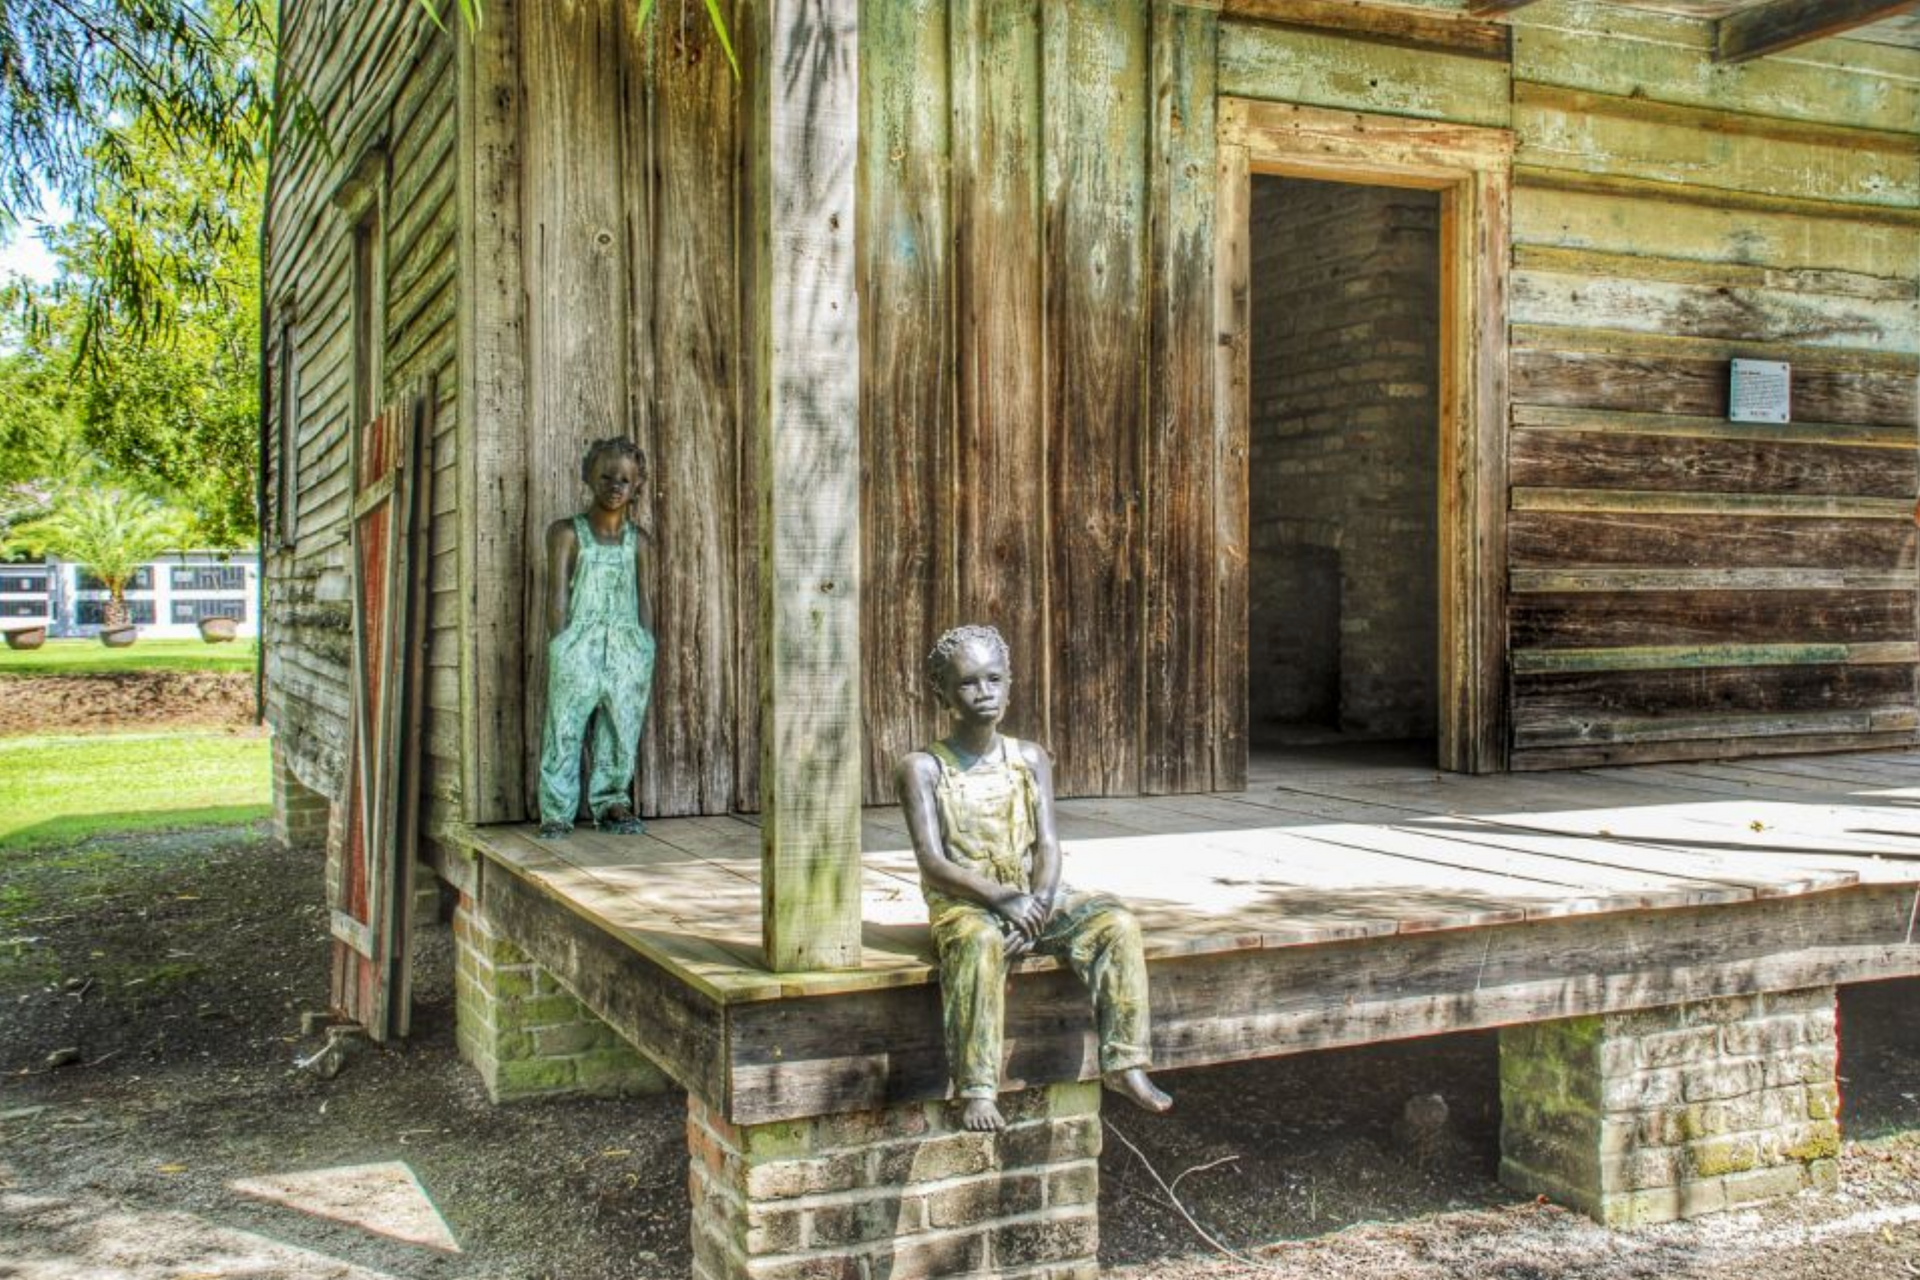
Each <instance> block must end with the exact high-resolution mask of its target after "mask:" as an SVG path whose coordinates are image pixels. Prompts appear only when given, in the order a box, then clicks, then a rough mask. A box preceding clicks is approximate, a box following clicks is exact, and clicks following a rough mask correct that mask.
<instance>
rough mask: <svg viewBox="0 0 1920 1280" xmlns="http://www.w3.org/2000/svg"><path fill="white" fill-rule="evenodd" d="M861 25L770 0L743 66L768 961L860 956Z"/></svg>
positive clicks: (841, 0)
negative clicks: (857, 221)
mask: <svg viewBox="0 0 1920 1280" xmlns="http://www.w3.org/2000/svg"><path fill="white" fill-rule="evenodd" d="M858 33H859V5H858V3H857V0H765V3H762V4H758V5H756V6H755V7H754V31H753V34H752V37H751V38H752V40H753V45H752V50H751V53H750V61H752V62H754V63H757V65H753V66H750V67H749V68H748V70H747V72H746V77H745V78H746V80H747V83H748V84H749V86H751V87H750V89H749V94H750V96H751V102H750V103H749V105H748V107H747V117H746V121H745V126H746V128H747V130H748V136H749V142H748V151H747V186H748V189H749V190H748V196H747V207H748V209H749V217H750V219H751V221H750V223H749V225H748V226H747V229H746V238H747V240H748V241H749V243H748V245H747V246H746V256H747V259H748V262H749V264H750V265H749V268H748V271H749V274H748V277H747V280H746V284H745V288H746V290H747V310H748V315H747V317H746V319H747V327H748V329H749V330H750V332H751V333H752V334H753V357H752V359H753V362H754V364H755V365H756V366H757V371H756V372H755V374H754V375H753V377H752V383H751V385H752V387H753V399H752V402H751V403H750V404H749V405H748V407H747V410H746V415H747V429H748V431H749V432H750V433H751V435H750V437H749V438H750V439H751V440H752V442H753V447H754V449H755V452H756V453H757V454H758V456H759V458H760V459H761V472H760V474H761V475H762V476H763V477H764V478H765V481H764V483H763V485H762V486H761V522H760V531H759V532H760V564H761V584H762V590H761V592H760V604H761V633H760V653H761V662H760V681H761V694H760V697H761V704H760V725H761V728H760V736H761V753H762V754H761V758H762V761H763V764H762V768H761V774H760V809H761V813H762V814H763V815H764V822H763V826H762V843H761V934H762V939H763V942H764V945H765V951H766V957H767V965H768V967H769V968H771V969H773V970H776V971H793V970H803V969H845V968H858V967H859V964H860V950H861V948H860V779H861V746H860V733H861V722H860V383H859V379H860V334H859V327H858V326H859V317H858V311H857V300H856V294H855V284H856V277H855V262H856V257H855V251H854V208H855V191H854V187H855V183H854V175H855V172H856V168H857V164H856V161H857V146H858V137H859V84H860V82H859V60H858V56H857V53H858ZM887 640H888V642H891V643H898V642H899V638H898V637H889V638H887Z"/></svg>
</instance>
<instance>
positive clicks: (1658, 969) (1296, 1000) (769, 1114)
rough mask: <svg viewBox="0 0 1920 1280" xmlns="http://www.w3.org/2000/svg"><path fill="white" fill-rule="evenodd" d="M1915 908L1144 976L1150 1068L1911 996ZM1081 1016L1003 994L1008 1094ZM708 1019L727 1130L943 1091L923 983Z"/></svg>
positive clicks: (1171, 965)
mask: <svg viewBox="0 0 1920 1280" xmlns="http://www.w3.org/2000/svg"><path fill="white" fill-rule="evenodd" d="M1800 741H1802V742H1804V741H1807V740H1806V739H1801V740H1800ZM1615 749H1620V748H1615ZM1913 902H1914V893H1913V886H1911V885H1873V886H1861V887H1858V888H1848V889H1837V890H1834V891H1831V892H1827V893H1817V894H1807V895H1803V896H1798V897H1787V898H1773V899H1768V900H1766V901H1763V902H1755V903H1737V904H1730V905H1718V906H1701V907H1691V908H1684V909H1678V910H1664V911H1633V912H1621V913H1615V914H1605V915H1584V916H1569V917H1563V918H1557V919H1549V920H1543V921H1540V922H1537V923H1529V924H1524V925H1503V926H1496V927H1493V928H1473V929H1446V930H1440V931H1437V932H1431V933H1409V934H1400V935H1396V936H1393V937H1387V938H1374V939H1362V940H1357V941H1351V942H1336V943H1329V944H1322V945H1311V946H1293V947H1274V948H1267V949H1262V950H1257V951H1238V952H1232V953H1228V954H1224V955H1208V956H1192V957H1183V958H1178V959H1169V960H1161V961H1155V962H1154V963H1153V965H1152V967H1151V969H1150V971H1149V978H1150V981H1151V985H1152V1003H1153V1009H1154V1019H1153V1042H1154V1043H1153V1055H1154V1063H1155V1065H1156V1066H1159V1067H1166V1068H1179V1067H1197V1066H1206V1065H1211V1064H1214V1063H1220V1062H1234V1061H1241V1060H1244V1059H1248V1058H1259V1057H1268V1056H1271V1055H1273V1054H1276V1053H1302V1052H1307V1051H1311V1050H1316V1049H1330V1048H1337V1047H1341V1046H1346V1045H1355V1044H1367V1043H1372V1042H1376V1041H1382V1040H1396V1039H1404V1038H1408V1037H1413V1036H1424V1035H1434V1034H1438V1033H1442V1032H1452V1031H1466V1030H1474V1029H1480V1028H1486V1027H1497V1026H1504V1025H1506V1024H1509V1023H1516V1022H1534V1021H1539V1020H1542V1019H1547V1018H1566V1017H1574V1016H1581V1015H1586V1014H1594V1013H1607V1012H1617V1011H1624V1010H1628V1009H1647V1008H1657V1007H1659V1006H1662V1005H1671V1004H1679V1003H1683V1002H1686V1001H1693V1000H1706V999H1715V998H1719V997H1722V996H1733V995H1747V994H1751V993H1754V992H1759V991H1784V990H1791V989H1793V988H1795V987H1806V986H1819V985H1825V984H1827V983H1831V982H1863V981H1871V980H1876V979H1881V978H1893V977H1909V976H1913V975H1916V974H1920V944H1916V943H1915V942H1914V941H1913V940H1911V939H1910V938H1909V936H1908V933H1907V925H1908V922H1909V920H1910V918H1911V912H1912V909H1913ZM1086 1001H1087V997H1086V991H1085V989H1084V988H1083V987H1081V986H1080V984H1079V983H1078V982H1077V981H1075V979H1074V978H1073V976H1072V975H1071V974H1070V973H1065V972H1062V971H1059V970H1054V971H1050V972H1042V973H1021V974H1016V975H1015V976H1014V977H1013V979H1012V981H1011V982H1010V984H1009V988H1008V1001H1007V1041H1008V1044H1009V1045H1010V1046H1011V1048H1012V1053H1011V1059H1010V1061H1009V1063H1008V1066H1007V1078H1008V1080H1009V1081H1010V1082H1011V1081H1019V1082H1021V1083H1023V1084H1026V1085H1039V1084H1045V1083H1052V1082H1055V1081H1060V1080H1067V1079H1075V1078H1080V1079H1091V1078H1092V1077H1093V1076H1094V1074H1095V1073H1096V1072H1097V1070H1098V1060H1097V1055H1096V1052H1095V1046H1094V1036H1093V1028H1092V1026H1091V1022H1090V1019H1089V1018H1088V1017H1087V1013H1086ZM589 1004H590V1006H591V1002H589ZM596 1012H597V1010H596ZM603 1016H604V1015H603ZM725 1017H726V1041H725V1043H726V1052H727V1056H728V1060H729V1061H728V1066H727V1097H728V1103H729V1109H728V1113H727V1115H728V1119H730V1120H732V1121H733V1122H734V1123H736V1124H758V1123H762V1122H765V1121H770V1120H783V1119H791V1118H793V1117H796V1116H805V1115H818V1114H825V1113H831V1112H836V1111H849V1110H859V1109H863V1108H867V1107H874V1106H879V1105H882V1104H883V1103H886V1104H892V1103H899V1102H905V1101H909V1100H915V1099H934V1098H939V1097H941V1096H943V1095H944V1093H945V1091H946V1087H947V1080H946V1066H945V1058H944V1056H943V1053H942V1047H941V1031H940V994H939V988H938V987H937V986H936V985H934V984H931V983H929V984H926V985H920V986H911V987H893V988H886V989H880V990H869V991H861V992H852V993H847V994H844V995H834V996H820V997H813V998H803V999H793V1000H768V1001H757V1002H752V1003H744V1004H735V1005H730V1006H728V1008H727V1009H726V1012H725ZM616 1025H618V1024H616Z"/></svg>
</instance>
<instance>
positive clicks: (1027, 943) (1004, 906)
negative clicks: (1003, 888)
mask: <svg viewBox="0 0 1920 1280" xmlns="http://www.w3.org/2000/svg"><path fill="white" fill-rule="evenodd" d="M994 910H996V911H998V912H999V913H1000V915H1001V917H1002V918H1004V919H1005V920H1006V922H1007V923H1008V924H1010V925H1012V926H1013V932H1012V933H1010V934H1008V935H1007V938H1006V943H1005V954H1006V957H1007V959H1009V960H1017V959H1019V958H1020V957H1021V956H1024V955H1026V954H1027V953H1028V952H1029V951H1032V950H1033V947H1034V944H1035V943H1036V942H1038V941H1039V940H1040V931H1041V930H1042V929H1045V928H1046V927H1047V921H1048V920H1049V919H1051V918H1052V916H1053V897H1052V895H1048V896H1047V897H1044V898H1043V897H1040V896H1039V895H1038V894H1032V893H1017V894H1014V895H1013V896H1012V897H1010V898H1008V899H1007V900H1006V901H1004V902H1001V903H998V904H996V905H995V907H994Z"/></svg>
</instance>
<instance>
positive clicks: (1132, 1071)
mask: <svg viewBox="0 0 1920 1280" xmlns="http://www.w3.org/2000/svg"><path fill="white" fill-rule="evenodd" d="M1101 1083H1102V1084H1104V1085H1106V1086H1107V1088H1109V1089H1111V1090H1113V1091H1114V1092H1115V1093H1117V1094H1119V1095H1120V1096H1121V1097H1123V1098H1125V1099H1126V1100H1127V1101H1128V1102H1131V1103H1132V1104H1133V1105H1134V1106H1136V1107H1139V1108H1140V1109H1141V1110H1142V1111H1152V1112H1156V1113H1157V1112H1161V1111H1167V1110H1171V1109H1172V1107H1173V1099H1172V1098H1170V1097H1168V1096H1167V1094H1166V1092H1165V1090H1163V1089H1161V1088H1159V1087H1158V1086H1156V1085H1155V1084H1154V1083H1153V1081H1152V1080H1150V1079H1148V1078H1147V1069H1146V1068H1145V1067H1128V1068H1127V1069H1126V1070H1125V1071H1109V1072H1107V1074H1106V1075H1105V1076H1103V1077H1101Z"/></svg>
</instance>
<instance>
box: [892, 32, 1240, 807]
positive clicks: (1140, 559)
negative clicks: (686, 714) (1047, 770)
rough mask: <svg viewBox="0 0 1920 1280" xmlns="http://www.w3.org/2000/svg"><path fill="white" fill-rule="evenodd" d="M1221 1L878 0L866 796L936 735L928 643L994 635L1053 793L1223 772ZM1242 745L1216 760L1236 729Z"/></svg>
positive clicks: (1231, 651) (1226, 718) (1018, 714)
mask: <svg viewBox="0 0 1920 1280" xmlns="http://www.w3.org/2000/svg"><path fill="white" fill-rule="evenodd" d="M1217 23H1218V14H1217V13H1216V12H1215V11H1214V10H1213V9H1212V8H1210V7H1205V6H1193V7H1190V6H1186V5H1176V4H1171V3H1167V2H1166V0H1117V2H1116V3H1104V4H1094V3H1083V2H1078V0H1076V2H1075V3H1051V2H1045V3H1043V2H1042V0H917V2H916V3H913V4H898V3H893V2H891V0H867V3H865V4H863V5H862V8H861V76H862V83H863V86H864V97H863V107H862V112H863V118H862V125H863V130H864V141H863V148H864V155H863V169H862V187H861V220H862V221H861V227H862V232H863V242H862V254H861V273H862V274H861V290H862V298H863V307H864V310H863V315H864V326H863V331H862V343H863V351H862V361H863V364H864V366H865V380H864V386H863V391H864V399H863V403H862V407H861V428H862V436H863V442H864V450H865V465H866V476H865V481H866V493H865V501H864V505H863V510H862V522H863V530H864V537H865V541H866V583H867V590H866V594H865V596H864V598H863V603H864V619H863V642H862V647H863V650H864V657H865V670H864V683H863V691H862V692H863V698H864V703H865V719H866V725H867V743H866V750H867V772H866V778H867V800H868V801H869V802H870V803H887V802H889V801H890V800H891V799H892V781H891V778H892V767H893V762H894V761H895V760H896V759H898V758H899V756H900V755H901V754H903V753H904V752H906V751H909V750H911V749H913V748H914V747H916V746H919V745H921V744H923V743H924V742H925V741H926V740H927V738H928V736H929V734H930V733H932V732H933V731H934V729H935V728H936V727H937V726H938V724H939V720H938V717H937V716H936V715H935V714H934V712H933V708H932V705H931V702H930V700H929V699H928V696H927V690H926V682H925V679H924V676H923V675H922V674H921V672H920V658H921V656H922V655H923V654H924V652H925V650H926V647H927V645H928V644H929V643H930V642H931V641H932V640H933V638H934V637H935V636H936V635H937V634H938V633H939V632H940V631H941V630H943V629H945V628H946V627H948V626H952V625H954V624H956V623H959V622H969V621H980V622H991V623H993V624H994V625H996V626H998V627H999V628H1000V629H1001V631H1003V632H1004V633H1005V634H1006V635H1007V638H1008V640H1009V642H1010V643H1011V645H1012V647H1013V650H1014V679H1015V690H1014V698H1013V705H1012V709H1011V711H1010V713H1009V716H1008V720H1007V728H1008V730H1009V731H1010V732H1012V733H1014V734H1017V735H1023V736H1027V737H1032V738H1035V739H1038V740H1040V741H1042V742H1044V743H1046V744H1047V745H1048V746H1049V747H1050V748H1051V749H1052V751H1053V753H1054V756H1055V759H1056V762H1057V763H1056V770H1055V777H1056V781H1057V785H1058V787H1059V789H1060V791H1061V792H1062V794H1069V795H1092V794H1134V793H1137V792H1140V791H1143V790H1147V791H1162V790H1165V791H1193V790H1207V789H1210V788H1212V787H1214V786H1216V785H1223V786H1224V785H1232V784H1233V782H1234V780H1235V779H1236V777H1237V773H1236V772H1235V771H1236V770H1237V769H1238V768H1239V767H1240V765H1241V762H1242V760H1243V752H1244V739H1243V736H1242V735H1243V730H1242V729H1241V727H1240V724H1241V720H1242V719H1243V714H1241V715H1233V714H1228V715H1221V714H1218V713H1217V711H1216V708H1215V706H1214V699H1213V698H1212V697H1211V696H1210V694H1211V689H1212V686H1213V683H1214V681H1215V679H1216V674H1217V672H1216V664H1218V663H1226V664H1228V665H1231V664H1232V663H1233V662H1234V661H1237V660H1239V655H1242V654H1243V653H1244V635H1243V634H1242V633H1243V630H1244V625H1243V624H1242V625H1241V626H1240V627H1236V626H1235V625H1234V624H1233V623H1232V622H1230V621H1228V622H1224V623H1223V617H1225V616H1226V615H1225V614H1223V612H1222V610H1221V608H1220V603H1219V602H1220V601H1221V600H1222V599H1223V598H1224V599H1225V600H1227V601H1228V602H1231V601H1232V600H1233V599H1234V596H1233V594H1232V593H1231V592H1226V593H1224V596H1223V593H1222V592H1221V591H1220V590H1219V587H1220V583H1219V581H1218V579H1217V577H1216V574H1217V573H1218V572H1227V573H1233V572H1242V573H1243V572H1244V562H1237V563H1236V562H1231V561H1230V562H1228V564H1227V566H1226V568H1225V569H1224V570H1221V569H1218V568H1217V566H1219V565H1220V563H1221V562H1220V558H1219V556H1218V554H1217V543H1216V536H1215V535H1216V511H1215V500H1214V495H1215V493H1216V490H1217V481H1216V479H1215V473H1216V471H1217V470H1218V469H1219V468H1220V466H1221V465H1222V463H1223V462H1230V459H1223V458H1222V457H1220V456H1217V455H1216V452H1215V450H1214V444H1213V439H1214V428H1213V421H1212V405H1213V378H1214V365H1213V355H1212V342H1211V338H1212V334H1211V325H1212V307H1213V270H1212V248H1213V221H1212V203H1213V197H1212V188H1213V183H1214V152H1213V65H1214V57H1215V52H1214V32H1215V29H1216V26H1217ZM1223 741H1224V742H1226V743H1227V745H1226V746H1225V747H1224V748H1222V747H1221V745H1220V744H1221V743H1222V742H1223Z"/></svg>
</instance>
